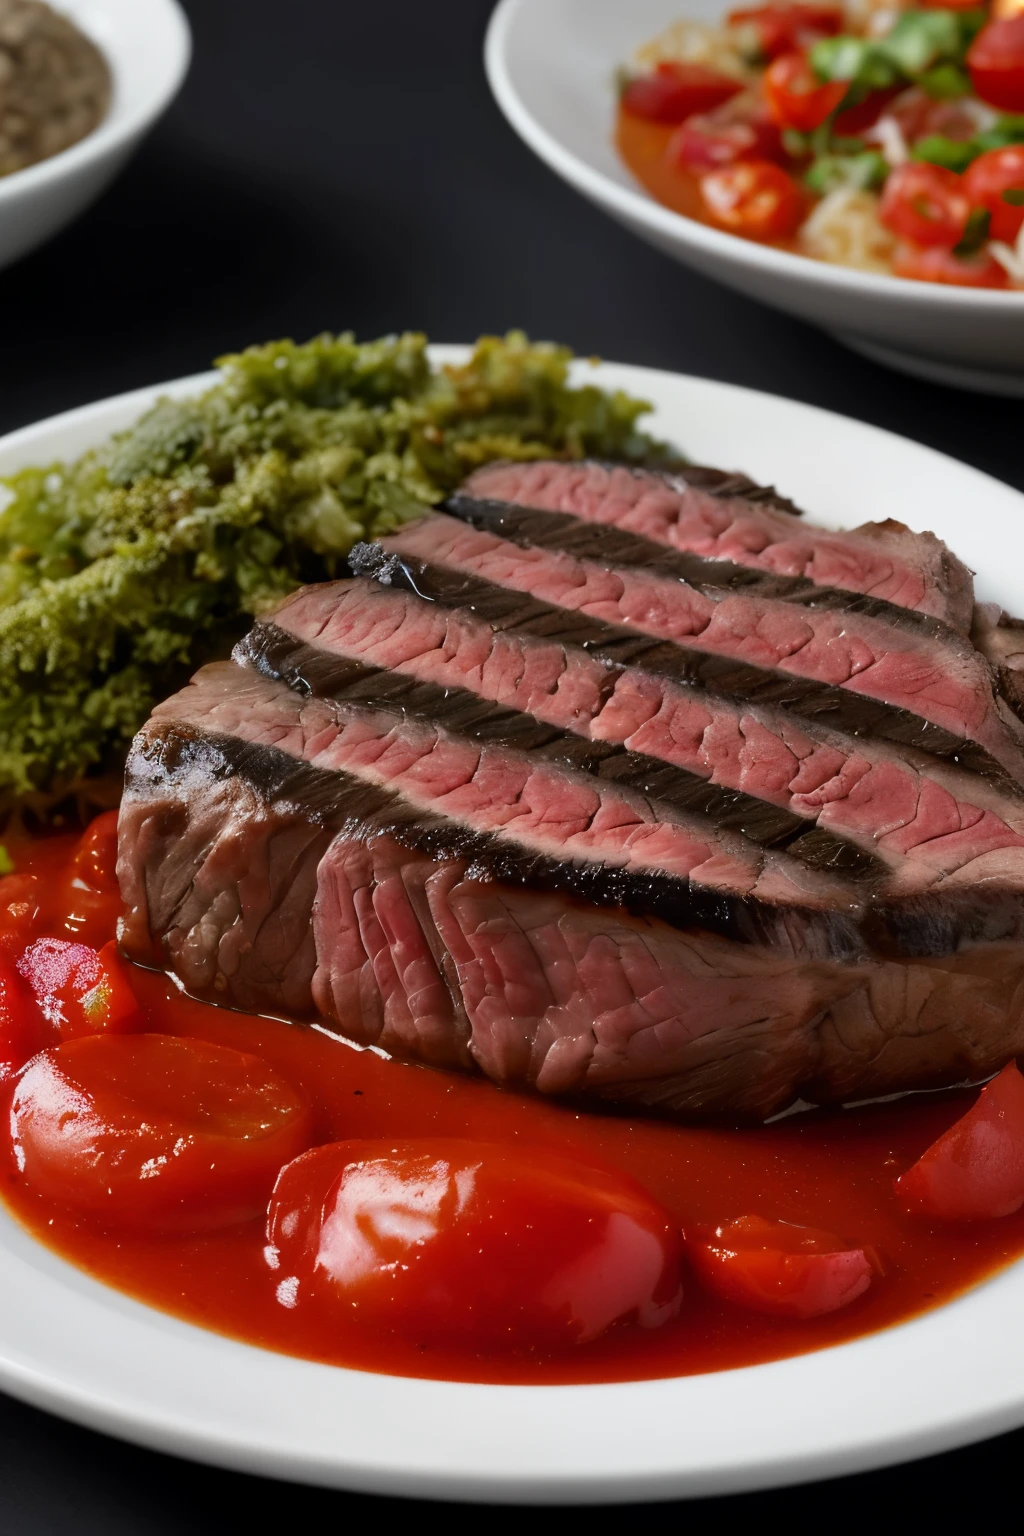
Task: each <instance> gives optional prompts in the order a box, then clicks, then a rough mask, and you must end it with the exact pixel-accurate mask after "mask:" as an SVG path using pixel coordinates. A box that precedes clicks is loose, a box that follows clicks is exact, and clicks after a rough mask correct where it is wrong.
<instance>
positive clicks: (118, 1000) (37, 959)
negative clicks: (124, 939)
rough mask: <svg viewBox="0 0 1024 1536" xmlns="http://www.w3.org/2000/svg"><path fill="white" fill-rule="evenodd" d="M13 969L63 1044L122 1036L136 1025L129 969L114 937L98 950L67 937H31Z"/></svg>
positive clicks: (137, 1022) (136, 1010)
mask: <svg viewBox="0 0 1024 1536" xmlns="http://www.w3.org/2000/svg"><path fill="white" fill-rule="evenodd" d="M18 970H19V972H20V974H21V975H22V976H24V978H25V980H26V981H27V982H28V984H29V986H30V987H31V988H32V991H33V993H34V994H35V997H36V999H37V1001H38V1003H39V1006H40V1008H41V1009H42V1012H43V1015H44V1017H45V1018H46V1019H48V1020H49V1021H50V1023H51V1024H53V1025H55V1026H56V1027H57V1029H58V1030H59V1031H60V1036H61V1039H62V1040H72V1039H74V1038H75V1037H76V1036H78V1035H94V1034H98V1033H100V1032H101V1031H102V1032H105V1033H109V1034H117V1033H123V1032H124V1031H125V1030H130V1029H134V1028H135V1027H136V1026H137V1025H138V1024H139V1022H140V1016H139V1005H138V1002H137V1001H136V998H135V993H134V992H133V991H132V984H131V979H130V973H129V968H128V965H127V963H126V962H125V961H124V960H123V959H122V957H121V955H120V954H119V953H118V949H117V945H116V943H115V942H114V940H113V939H111V940H109V941H108V942H107V943H106V944H104V946H103V948H102V949H101V950H99V951H97V950H95V949H92V948H91V947H90V946H89V945H88V944H74V943H71V942H70V941H69V940H67V939H36V941H35V943H34V944H30V945H29V947H28V948H27V949H26V950H25V953H24V954H23V955H22V956H21V958H20V959H19V961H18Z"/></svg>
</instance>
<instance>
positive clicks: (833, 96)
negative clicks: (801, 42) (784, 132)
mask: <svg viewBox="0 0 1024 1536" xmlns="http://www.w3.org/2000/svg"><path fill="white" fill-rule="evenodd" d="M849 88H850V87H849V82H848V81H846V80H827V81H825V82H824V84H823V83H822V82H821V81H820V80H819V79H818V77H817V75H816V74H815V73H814V71H813V69H812V68H811V66H810V64H809V63H808V62H807V59H806V57H805V55H804V54H802V53H784V54H782V56H781V57H780V58H777V59H775V60H774V61H773V62H772V63H771V64H769V66H768V68H767V69H766V70H765V72H764V95H765V100H766V101H767V103H768V110H769V112H770V113H771V115H772V117H773V118H774V120H775V121H776V122H777V123H778V125H779V127H780V128H796V129H798V130H799V131H800V132H801V133H810V132H811V129H812V128H817V127H818V126H819V124H821V123H823V122H824V121H825V119H826V117H830V116H831V114H832V113H833V112H834V111H835V110H836V108H837V107H838V105H839V103H840V102H841V101H842V99H843V97H844V96H845V95H846V93H847V91H848V90H849Z"/></svg>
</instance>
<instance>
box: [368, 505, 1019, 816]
mask: <svg viewBox="0 0 1024 1536" xmlns="http://www.w3.org/2000/svg"><path fill="white" fill-rule="evenodd" d="M382 550H383V554H382V553H381V551H382ZM387 555H391V556H394V557H396V558H395V560H394V561H393V563H391V564H389V563H388V562H387V560H386V559H385V556H387ZM349 559H350V562H351V564H352V567H353V569H354V570H356V571H357V573H360V574H365V575H373V576H376V577H377V578H378V579H379V578H383V579H385V580H388V581H390V582H391V583H392V584H394V583H396V582H400V583H402V584H404V585H407V586H408V587H409V588H410V590H412V591H415V592H418V593H420V594H421V595H422V596H425V597H429V598H430V599H431V600H433V601H435V602H440V603H443V604H445V605H446V606H448V607H469V608H471V609H472V610H473V612H475V613H477V614H479V615H480V616H481V617H483V618H486V619H488V620H489V621H490V622H494V623H501V624H503V625H504V626H506V627H515V628H522V629H528V630H529V631H530V632H531V633H534V634H540V635H549V636H553V635H556V634H558V635H559V636H560V637H562V638H564V639H565V640H567V641H570V642H572V643H574V644H576V645H580V646H583V647H585V648H586V649H587V650H588V651H589V652H590V653H591V654H593V655H595V656H599V657H601V658H602V659H604V660H608V661H618V662H629V663H631V664H632V665H634V666H638V667H641V668H643V669H645V670H656V671H658V672H660V673H661V674H662V675H666V676H669V677H674V678H678V679H680V680H682V681H689V682H702V683H704V684H705V685H707V686H710V687H714V688H716V689H717V690H718V691H719V692H721V693H726V694H731V695H733V696H736V697H740V698H747V699H750V700H752V701H758V702H764V703H773V704H777V705H779V706H783V707H785V708H787V709H789V710H792V711H795V712H797V713H799V714H802V715H804V716H806V717H808V718H811V719H821V720H823V721H824V722H825V723H827V724H830V725H833V726H835V727H837V728H839V729H845V730H848V731H851V732H855V733H858V734H859V733H862V732H870V733H872V734H877V735H882V736H886V737H888V738H889V739H890V740H895V741H899V742H902V743H905V744H907V745H909V746H916V747H919V748H921V749H922V750H925V751H930V752H933V753H936V754H938V755H940V756H944V757H951V758H953V759H955V760H956V761H958V762H961V763H963V764H964V765H965V766H968V767H970V768H972V769H974V770H976V771H981V772H986V773H989V774H990V775H992V776H994V777H996V778H998V779H1000V780H1002V781H1003V783H1004V785H1005V786H1006V787H1008V788H1009V787H1013V786H1015V785H1018V784H1020V783H1021V782H1024V752H1022V750H1021V737H1022V734H1024V732H1022V727H1021V722H1020V721H1018V720H1017V719H1016V718H1015V717H1013V716H1012V715H1010V714H1009V713H1008V712H1007V714H1006V715H1005V716H1004V714H1003V713H1001V712H1000V709H999V706H998V704H997V700H996V697H995V692H994V683H993V678H992V673H991V669H990V668H989V666H988V664H987V662H986V661H985V660H984V658H983V657H981V656H980V655H979V654H978V652H977V651H975V649H974V647H973V646H971V645H970V644H969V642H967V641H964V640H962V639H956V640H955V643H954V644H949V645H944V644H941V643H940V642H939V641H938V640H937V639H935V638H934V637H928V636H920V635H916V634H913V633H912V632H909V631H906V630H897V629H894V628H892V627H891V626H889V625H886V624H884V623H882V622H881V621H879V620H878V619H875V618H871V617H868V616H865V615H853V614H842V615H840V614H837V613H832V612H827V611H826V612H818V611H816V610H813V609H801V608H793V607H792V606H790V605H789V604H787V603H782V602H772V601H770V600H766V599H762V598H752V597H748V596H740V595H738V594H730V595H725V596H723V595H721V594H715V595H709V594H708V593H707V592H706V591H703V590H698V589H696V588H693V587H690V586H687V585H686V584H684V583H682V582H679V581H672V580H669V579H666V578H664V577H659V576H652V575H649V574H647V573H646V572H643V571H640V570H635V569H622V570H612V569H609V568H607V567H605V566H601V565H599V564H597V562H595V561H582V560H577V559H575V558H574V557H573V556H570V555H567V554H556V553H553V552H551V551H549V550H543V549H537V548H532V547H531V548H527V549H523V548H520V547H519V546H518V545H515V544H512V543H510V542H509V541H507V540H504V539H499V538H497V537H495V536H494V535H492V534H489V533H482V532H478V531H477V530H475V529H471V528H466V527H464V526H462V525H461V524H460V523H458V522H456V521H455V520H454V519H451V518H447V517H445V516H443V515H435V516H432V517H428V518H425V519H422V520H421V521H420V522H418V523H415V524H412V525H410V527H409V528H407V529H403V530H402V531H401V532H400V533H398V534H395V535H393V536H392V537H390V538H388V539H386V540H383V541H382V543H381V545H379V546H377V545H357V546H356V548H355V549H354V550H353V551H352V553H351V555H350V557H349Z"/></svg>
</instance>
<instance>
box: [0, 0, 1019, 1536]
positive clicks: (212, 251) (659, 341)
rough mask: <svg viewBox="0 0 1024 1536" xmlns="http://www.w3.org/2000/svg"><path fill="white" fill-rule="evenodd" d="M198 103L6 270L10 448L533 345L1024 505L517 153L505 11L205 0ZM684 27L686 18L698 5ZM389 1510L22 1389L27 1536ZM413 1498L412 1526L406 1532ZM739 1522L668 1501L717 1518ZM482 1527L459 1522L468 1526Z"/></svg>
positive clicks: (952, 1472)
mask: <svg viewBox="0 0 1024 1536" xmlns="http://www.w3.org/2000/svg"><path fill="white" fill-rule="evenodd" d="M184 3H185V9H186V10H187V11H188V13H189V16H190V19H191V21H192V25H193V28H194V32H195V45H196V54H195V60H194V63H193V66H192V71H191V74H190V77H189V79H188V81H187V83H186V85H185V88H184V90H183V91H182V94H181V96H180V97H179V99H178V101H177V102H176V104H175V105H174V107H173V108H172V109H171V112H170V113H169V115H168V116H167V118H166V119H165V120H164V122H163V123H162V124H161V126H160V127H159V128H158V129H157V131H156V133H155V134H154V135H153V137H152V138H151V140H150V141H149V142H148V143H147V145H146V146H145V147H144V148H143V150H142V152H141V153H140V155H139V156H138V158H137V159H136V161H135V162H134V163H133V165H132V166H131V167H130V168H129V170H128V171H127V172H126V174H125V175H124V176H123V177H122V178H121V180H120V181H119V182H118V183H117V185H116V186H115V187H114V188H113V189H112V190H111V191H110V192H109V193H108V194H107V195H106V196H105V197H104V199H103V200H102V201H101V202H100V203H99V204H98V205H97V206H96V207H95V208H94V209H93V210H92V211H91V212H90V213H88V214H87V215H86V217H85V218H83V219H82V220H81V221H80V222H79V223H78V224H77V225H76V226H75V227H74V228H73V229H71V230H69V231H68V232H67V233H65V234H64V235H62V236H61V237H59V238H58V239H57V240H55V241H53V242H52V243H51V244H50V245H49V246H47V247H46V248H45V249H43V250H42V251H40V252H38V253H37V254H35V255H33V256H30V257H29V258H28V259H27V260H25V261H23V262H21V263H20V264H19V265H18V266H16V267H13V268H11V269H10V270H8V271H6V272H4V273H2V274H0V315H2V337H3V346H2V350H0V380H2V387H0V431H7V430H9V429H10V428H12V427H16V426H20V425H23V424H24V423H26V422H30V421H34V420H37V419H38V418H40V417H43V416H49V415H51V414H52V413H53V412H55V411H60V410H64V409H67V408H68V407H71V406H75V405H80V404H84V403H85V402H87V401H90V400H94V399H99V398H101V397H103V396H105V395H110V394H115V393H118V392H120V391H122V390H126V389H132V388H135V387H136V386H138V385H143V384H148V383H151V382H153V381H155V380H161V379H169V378H173V377H175V376H177V375H181V374H188V373H194V372H197V371H198V370H200V369H202V368H204V367H206V366H207V365H208V364H209V361H210V360H211V359H212V358H213V357H215V356H217V355H218V354H219V353H222V352H226V351H232V350H234V349H236V348H238V347H242V346H244V345H246V344H247V343H249V342H252V341H256V340H261V339H265V338H269V337H275V336H283V335H290V336H295V337H299V338H303V337H306V336H309V335H311V334H313V333H315V332H316V331H320V330H325V329H332V330H341V329H349V328H350V329H352V330H354V331H355V332H356V333H357V334H358V335H359V336H361V337H370V336H374V335H377V334H380V333H382V332H387V331H395V330H401V329H405V328H410V329H423V330H426V331H427V332H428V333H429V335H430V336H431V337H432V338H434V339H435V340H439V341H464V340H470V339H471V338H473V337H474V336H476V335H477V334H479V333H480V332H483V331H489V332H494V331H503V330H506V329H508V328H510V327H513V326H515V327H522V328H524V329H525V330H527V331H528V332H529V333H530V334H531V335H532V336H534V337H538V338H554V339H557V340H560V341H563V342H567V343H568V344H569V345H571V346H572V347H574V348H575V349H576V350H577V351H579V352H581V353H592V352H596V353H599V354H601V355H602V356H604V357H608V358H614V359H617V360H620V361H624V362H633V363H646V364H649V365H652V366H655V367H661V368H670V369H676V370H680V371H683V372H688V373H696V374H703V375H706V376H708V377H710V378H716V379H726V380H729V381H730V382H733V383H737V384H746V385H750V386H752V387H754V388H757V389H763V390H770V391H773V392H774V393H777V394H782V395H788V396H790V397H792V398H794V399H798V400H808V401H811V402H813V403H814V404H815V405H822V406H826V407H828V408H830V409H832V410H835V411H841V412H844V413H846V414H848V415H851V416H856V417H859V418H861V419H863V420H865V421H871V422H876V423H878V424H879V425H881V426H884V427H888V428H890V429H891V430H893V431H895V432H901V433H904V434H906V435H907V436H908V437H911V438H915V439H917V440H918V441H919V442H923V443H928V444H930V445H931V446H933V447H936V448H940V449H942V450H944V451H945V452H946V453H950V454H953V455H955V456H956V457H958V458H961V459H964V460H966V461H967V462H969V463H971V464H975V465H977V466H978V467H979V468H981V469H985V470H987V471H989V473H991V474H994V475H997V476H999V477H1001V478H1002V479H1004V480H1007V481H1010V482H1011V483H1013V484H1016V485H1019V486H1021V487H1022V488H1024V462H1022V459H1021V454H1020V444H1021V433H1020V421H1021V406H1020V405H1019V404H1018V403H1016V402H1011V401H1004V400H996V399H988V398H984V397H982V396H971V395H967V394H962V393H959V392H957V391H953V390H945V389H940V388H938V387H932V386H929V385H926V384H922V383H918V382H915V381H914V380H911V379H907V378H903V377H901V376H899V375H897V374H894V373H888V372H886V371H884V370H883V369H881V368H878V367H875V366H874V365H872V364H870V363H868V362H866V361H863V360H862V359H860V358H858V357H856V356H854V355H853V354H852V353H850V352H847V351H845V350H844V349H843V348H841V347H840V346H838V345H837V344H836V343H834V342H832V341H830V340H829V339H828V338H826V337H825V336H823V335H820V334H818V333H817V332H815V331H813V330H811V329H809V328H808V327H806V326H803V325H801V324H799V323H798V322H796V321H793V320H789V319H787V318H785V317H784V316H782V315H778V314H775V313H774V312H772V311H771V310H767V309H762V308H761V307H759V306H758V305H756V304H753V303H749V302H747V301H746V300H745V299H744V298H742V297H740V296H738V295H736V294H734V293H731V292H728V291H727V290H726V289H724V288H719V287H717V286H716V285H715V284H713V283H711V282H708V281H707V280H705V279H704V278H701V277H698V276H696V275H695V274H693V273H690V272H688V271H686V270H685V269H683V268H682V267H679V266H676V265H675V264H674V263H673V262H671V261H670V260H669V259H668V258H667V257H664V256H662V255H660V254H658V253H656V252H655V251H653V250H650V249H648V248H647V247H646V246H644V245H641V244H640V243H639V242H638V241H637V240H635V239H634V238H633V237H632V236H631V235H629V234H627V233H626V232H625V231H623V230H621V229H619V228H618V227H616V226H615V225H613V224H612V223H610V222H609V221H608V220H607V219H605V218H604V216H603V215H601V214H600V213H598V212H597V211H596V210H595V209H593V208H591V207H590V206H589V205H588V204H586V203H585V202H583V201H582V200H581V199H580V198H578V197H576V196H575V194H573V193H572V192H570V191H569V190H568V189H567V188H565V187H564V186H563V185H562V184H561V183H560V182H558V181H557V180H556V179H555V178H554V177H553V176H552V175H551V174H550V173H549V172H548V171H547V170H545V169H544V167H543V166H541V165H540V164H539V163H538V162H537V161H536V160H535V159H534V158H533V157H532V155H531V154H530V153H529V151H528V150H526V149H525V148H524V147H523V146H522V145H521V144H520V143H519V141H518V140H517V139H516V138H515V137H514V135H513V134H512V132H511V130H510V129H508V128H507V127H506V125H505V123H504V121H503V120H502V118H501V117H500V115H499V113H498V111H497V108H496V107H495V106H494V105H493V103H492V101H491V98H490V95H489V92H488V89H487V85H486V83H485V80H484V77H483V70H482V66H481V48H482V42H483V34H484V28H485V25H486V21H487V16H488V13H489V10H490V0H444V3H443V4H440V5H437V4H435V5H426V4H423V3H420V0H289V3H288V4H287V5H283V6H282V5H281V4H280V0H184ZM680 8H681V9H682V0H681V7H680ZM1022 1451H1024V1432H1021V1433H1020V1434H1015V1435H1006V1436H1003V1437H1001V1438H1000V1439H997V1440H992V1441H988V1442H986V1443H985V1444H982V1445H979V1446H975V1447H971V1448H968V1449H966V1450H963V1451H959V1452H955V1453H952V1454H949V1455H946V1456H942V1457H938V1458H935V1459H932V1460H929V1461H925V1462H919V1463H917V1464H915V1465H912V1466H909V1467H904V1468H895V1469H892V1470H889V1471H885V1472H879V1473H874V1474H869V1475H864V1476H861V1477H856V1478H849V1479H843V1480H841V1481H837V1482H830V1483H822V1484H818V1485H815V1486H813V1487H807V1488H796V1489H786V1490H781V1491H778V1492H773V1493H767V1494H748V1495H743V1496H738V1497H736V1498H734V1499H731V1500H729V1501H728V1503H729V1505H731V1506H732V1508H731V1509H730V1510H729V1513H734V1514H735V1515H736V1516H737V1517H743V1516H747V1517H749V1516H751V1515H755V1516H760V1515H774V1516H775V1517H776V1518H779V1519H786V1518H790V1519H792V1518H795V1517H802V1518H804V1519H807V1518H812V1519H813V1518H818V1519H820V1518H822V1517H824V1516H827V1514H828V1513H829V1512H831V1511H832V1510H833V1509H835V1508H837V1507H840V1508H846V1510H847V1514H848V1517H849V1518H851V1519H857V1518H858V1517H861V1518H870V1516H871V1515H872V1514H874V1513H875V1512H876V1511H878V1510H879V1509H880V1508H882V1509H885V1508H888V1509H889V1510H890V1513H891V1514H894V1513H895V1512H896V1511H895V1509H894V1503H895V1504H898V1506H899V1507H900V1508H901V1509H902V1507H903V1506H904V1505H905V1506H906V1507H907V1510H908V1513H909V1512H910V1510H911V1509H912V1510H913V1513H914V1515H915V1516H916V1518H917V1520H918V1521H920V1520H921V1518H922V1516H925V1517H926V1516H927V1515H928V1514H929V1512H931V1511H932V1510H933V1509H934V1510H935V1511H936V1512H941V1513H942V1514H944V1515H945V1516H946V1517H947V1518H948V1517H949V1516H950V1515H952V1514H953V1513H954V1511H958V1510H959V1508H961V1507H963V1508H965V1509H966V1501H967V1499H968V1497H970V1496H971V1494H972V1493H973V1489H974V1486H975V1485H977V1487H978V1491H979V1493H980V1494H981V1495H982V1497H983V1498H984V1499H985V1501H986V1503H988V1502H991V1501H992V1500H993V1496H994V1495H995V1496H998V1489H999V1487H1000V1486H1004V1491H1005V1495H1006V1496H1008V1497H1011V1496H1012V1495H1013V1494H1015V1493H1016V1475H1015V1474H1016V1467H1017V1457H1018V1456H1020V1455H1021V1453H1022ZM386 1504H387V1501H384V1500H381V1499H373V1498H363V1497H356V1496H349V1495H344V1494H335V1493H326V1492H323V1491H319V1490H313V1489H300V1488H292V1487H289V1486H288V1485H285V1484H281V1483H275V1482H271V1481H265V1480H261V1479H258V1478H251V1477H242V1476H239V1475H235V1474H230V1473H225V1472H220V1471H216V1470H213V1469H209V1468H202V1467H195V1466H192V1465H190V1464H187V1463H183V1462H179V1461H176V1460H174V1459H172V1458H170V1457H162V1456H159V1455H156V1454H153V1453H150V1452H145V1451H140V1450H136V1449H134V1448H133V1447H130V1446H125V1445H121V1444H119V1443H118V1442H116V1441H113V1440H109V1439H107V1438H105V1437H104V1436H101V1435H96V1434H92V1433H90V1432H88V1431H86V1430H82V1429H78V1428H76V1427H74V1426H72V1425H68V1424H65V1423H62V1422H61V1421H59V1420H57V1419H54V1418H51V1417H49V1416H48V1415H46V1414H42V1413H38V1412H35V1411H34V1410H31V1409H29V1408H26V1407H23V1406H22V1405H20V1404H18V1403H16V1402H14V1401H12V1400H10V1399H7V1398H3V1397H2V1396H0V1529H3V1530H4V1531H5V1532H10V1533H11V1536H36V1533H46V1536H64V1533H65V1532H67V1533H69V1536H70V1533H72V1532H73V1533H74V1536H92V1533H94V1532H96V1533H99V1532H103V1536H120V1533H121V1532H125V1533H129V1532H130V1533H131V1536H158V1533H159V1536H164V1533H172V1532H186V1531H187V1532H189V1533H190V1536H205V1533H207V1532H210V1533H213V1532H215V1531H216V1532H218V1533H220V1532H221V1531H222V1530H223V1528H224V1522H225V1510H230V1513H231V1516H232V1523H233V1524H236V1525H237V1526H238V1527H239V1528H241V1526H242V1524H243V1522H244V1523H248V1522H250V1521H251V1523H252V1525H253V1527H254V1528H256V1529H261V1528H262V1529H264V1530H270V1529H273V1528H274V1526H275V1524H276V1520H277V1518H278V1517H280V1518H282V1519H283V1520H284V1519H286V1520H287V1521H288V1522H289V1523H290V1524H291V1523H296V1524H297V1523H298V1522H299V1521H306V1522H308V1523H309V1525H310V1526H313V1525H315V1524H319V1523H322V1522H323V1521H324V1520H325V1519H330V1520H334V1519H336V1518H338V1517H339V1516H340V1517H344V1516H351V1517H354V1518H356V1519H358V1518H360V1517H363V1516H367V1517H369V1518H371V1519H372V1518H373V1517H374V1516H375V1515H376V1514H377V1513H386ZM406 1509H408V1505H407V1504H403V1505H401V1506H400V1507H399V1508H398V1509H397V1510H396V1513H397V1514H399V1515H401V1514H402V1513H403V1512H404V1511H405V1510H406ZM723 1512H724V1511H723V1509H722V1503H721V1501H719V1500H715V1501H710V1500H708V1501H699V1502H698V1503H695V1504H693V1505H690V1506H688V1507H687V1509H686V1511H685V1512H683V1511H679V1510H678V1509H677V1507H676V1506H674V1505H664V1504H663V1505H658V1506H655V1507H653V1508H652V1509H651V1510H650V1511H649V1513H648V1515H647V1519H648V1520H650V1521H651V1522H652V1523H653V1525H654V1526H656V1527H658V1526H660V1525H661V1524H662V1522H663V1521H664V1520H665V1518H666V1514H668V1516H669V1518H671V1519H672V1520H673V1521H674V1520H675V1519H676V1518H678V1516H679V1514H680V1513H683V1514H684V1517H685V1518H687V1519H689V1520H693V1519H695V1518H696V1519H697V1521H698V1523H700V1524H703V1523H704V1522H705V1521H706V1522H709V1523H710V1522H711V1521H715V1520H717V1519H718V1518H719V1517H720V1515H721V1514H722V1513H723ZM460 1513H461V1518H462V1519H463V1520H467V1521H468V1520H472V1519H474V1518H475V1512H474V1511H473V1510H472V1509H469V1508H466V1509H464V1510H461V1511H460V1510H459V1509H457V1508H456V1507H454V1506H453V1507H451V1508H450V1509H448V1510H446V1514H447V1515H448V1517H449V1518H451V1517H455V1518H458V1517H459V1515H460Z"/></svg>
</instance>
